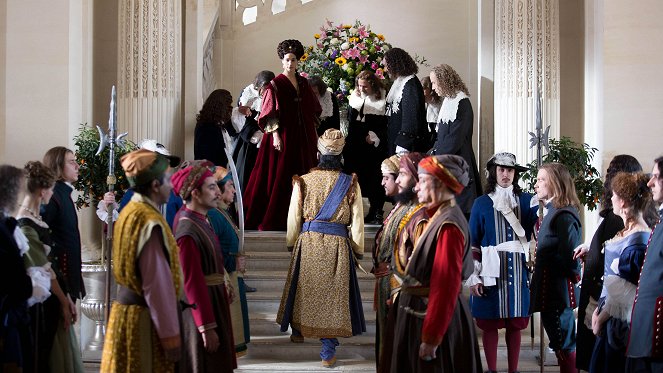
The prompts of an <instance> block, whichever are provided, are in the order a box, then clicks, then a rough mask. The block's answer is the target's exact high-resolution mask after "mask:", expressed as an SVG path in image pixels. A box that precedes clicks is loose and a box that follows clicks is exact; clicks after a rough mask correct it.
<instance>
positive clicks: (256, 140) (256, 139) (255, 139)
mask: <svg viewBox="0 0 663 373" xmlns="http://www.w3.org/2000/svg"><path fill="white" fill-rule="evenodd" d="M262 136H263V133H262V131H255V132H254V133H253V135H252V136H251V140H250V141H251V144H257V145H258V146H260V142H261V141H262Z"/></svg>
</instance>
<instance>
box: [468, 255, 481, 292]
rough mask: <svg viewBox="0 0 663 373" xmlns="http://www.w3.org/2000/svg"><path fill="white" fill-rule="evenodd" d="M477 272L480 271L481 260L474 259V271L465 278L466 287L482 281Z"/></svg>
mask: <svg viewBox="0 0 663 373" xmlns="http://www.w3.org/2000/svg"><path fill="white" fill-rule="evenodd" d="M479 273H481V262H480V261H478V260H475V261H474V272H472V274H471V275H470V277H468V278H467V280H465V286H467V287H468V288H469V287H471V286H474V285H476V284H483V281H481V277H479Z"/></svg>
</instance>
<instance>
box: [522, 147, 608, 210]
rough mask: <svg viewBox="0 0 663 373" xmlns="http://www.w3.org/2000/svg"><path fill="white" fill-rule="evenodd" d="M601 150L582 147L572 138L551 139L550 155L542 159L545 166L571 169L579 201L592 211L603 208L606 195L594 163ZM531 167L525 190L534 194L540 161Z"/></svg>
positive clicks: (526, 175)
mask: <svg viewBox="0 0 663 373" xmlns="http://www.w3.org/2000/svg"><path fill="white" fill-rule="evenodd" d="M597 150H598V149H596V148H593V147H591V146H590V145H588V144H585V143H583V144H578V143H575V142H573V141H572V140H571V139H570V138H568V137H564V136H562V138H561V139H559V140H557V139H550V140H549V150H548V153H547V154H546V155H544V156H543V157H542V160H543V163H550V162H557V163H561V164H563V165H565V166H566V167H567V168H568V169H569V172H570V173H571V177H573V181H574V183H575V187H576V192H577V194H578V199H580V203H582V204H583V205H585V206H587V208H588V209H589V210H590V211H592V210H594V209H596V208H597V207H599V204H600V200H601V197H602V195H603V181H601V178H600V176H601V175H600V173H599V171H598V170H597V169H596V168H595V167H594V166H592V163H591V162H592V159H593V158H594V155H595V154H596V151H597ZM528 166H529V171H526V172H525V173H523V175H522V176H521V180H522V181H523V182H524V183H525V189H526V190H527V191H529V192H530V193H533V192H534V184H536V174H537V172H538V167H537V164H536V160H534V161H532V162H531V163H530V164H529V165H528Z"/></svg>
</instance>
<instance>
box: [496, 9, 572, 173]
mask: <svg viewBox="0 0 663 373" xmlns="http://www.w3.org/2000/svg"><path fill="white" fill-rule="evenodd" d="M559 70H560V68H559V3H558V0H497V1H496V2H495V151H504V150H506V151H510V152H512V153H514V154H515V155H516V157H517V158H518V160H519V162H521V163H525V162H528V161H531V160H532V159H534V158H535V157H536V149H531V150H530V149H528V146H529V135H528V131H532V132H535V126H536V99H537V97H538V95H539V94H540V95H541V97H542V99H543V100H542V101H543V104H542V120H543V127H544V129H545V127H546V126H547V125H550V126H551V127H550V137H554V138H558V137H559V127H560V125H559V107H560V106H559V103H560V100H559V95H560V88H559V81H560V72H559Z"/></svg>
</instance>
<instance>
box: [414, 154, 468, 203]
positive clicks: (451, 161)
mask: <svg viewBox="0 0 663 373" xmlns="http://www.w3.org/2000/svg"><path fill="white" fill-rule="evenodd" d="M469 172H470V167H469V166H468V165H467V162H465V160H464V159H463V158H462V157H459V156H457V155H449V154H445V155H433V156H430V157H426V158H424V159H423V160H422V161H421V162H419V173H420V174H429V175H431V176H434V177H435V178H437V179H439V180H440V181H441V182H442V183H444V185H446V186H447V187H448V188H449V189H451V191H453V192H454V193H455V194H460V192H462V191H463V188H465V186H467V184H468V183H469V181H470V179H469Z"/></svg>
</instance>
